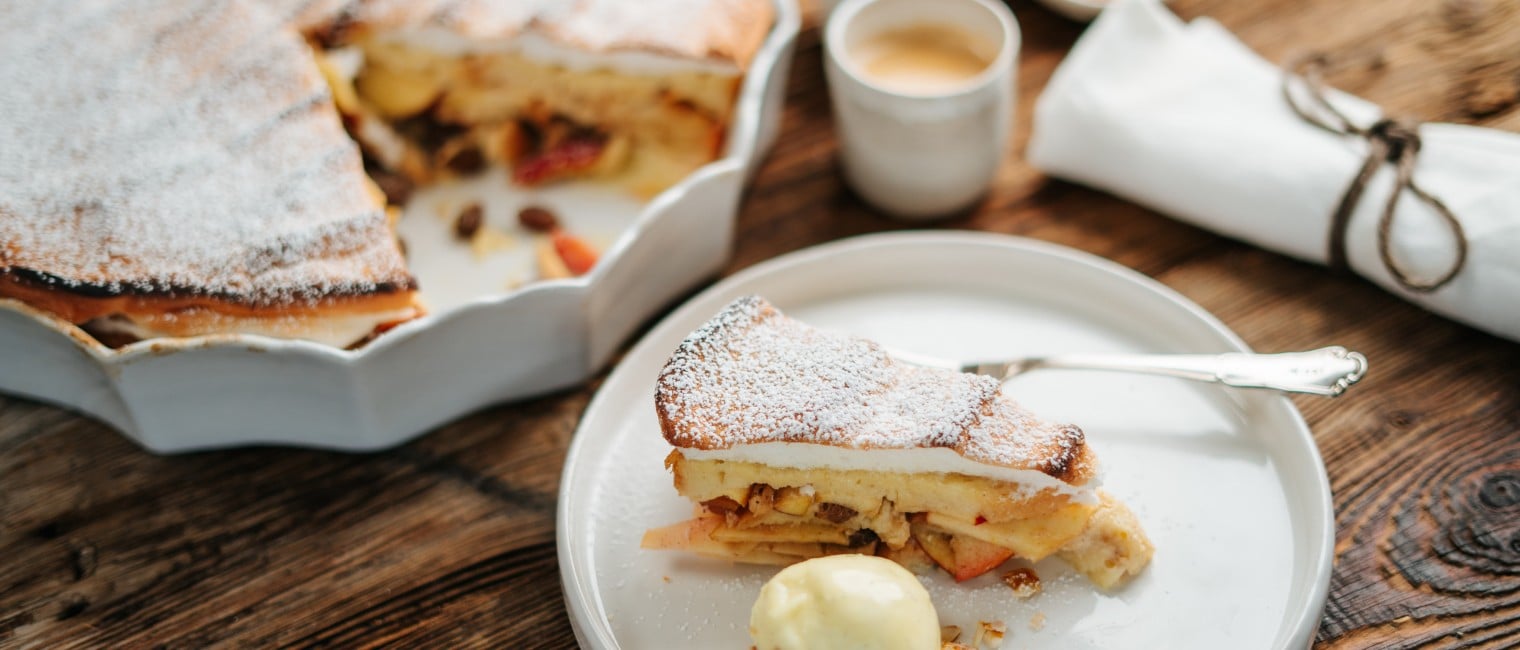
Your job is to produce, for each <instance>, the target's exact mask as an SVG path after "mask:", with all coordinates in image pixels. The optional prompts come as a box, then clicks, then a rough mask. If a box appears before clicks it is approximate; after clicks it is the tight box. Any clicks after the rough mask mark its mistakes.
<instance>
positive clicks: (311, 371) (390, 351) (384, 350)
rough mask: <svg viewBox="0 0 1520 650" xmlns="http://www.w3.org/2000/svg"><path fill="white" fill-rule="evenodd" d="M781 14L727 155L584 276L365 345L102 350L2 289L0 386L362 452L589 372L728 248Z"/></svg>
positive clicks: (256, 439)
mask: <svg viewBox="0 0 1520 650" xmlns="http://www.w3.org/2000/svg"><path fill="white" fill-rule="evenodd" d="M776 7H777V16H776V25H775V26H774V27H773V28H772V30H771V33H770V36H769V37H768V38H767V40H766V42H765V44H764V45H763V46H762V47H761V49H760V51H759V52H758V53H757V55H756V56H755V58H754V61H753V62H752V64H751V67H750V72H749V74H748V76H747V77H746V78H745V80H744V85H743V88H742V90H741V92H740V98H739V104H738V110H737V112H736V115H735V119H734V122H733V124H732V126H731V127H730V128H731V130H730V132H729V134H728V144H727V149H726V151H725V155H724V157H723V158H721V159H719V160H717V161H715V162H713V163H711V164H708V165H706V166H704V167H702V168H701V169H699V170H697V171H696V172H695V173H693V174H692V175H691V176H689V177H687V178H686V179H685V180H683V181H681V182H680V183H678V184H677V185H675V186H673V187H671V188H670V189H668V190H666V191H665V192H663V193H661V194H660V195H658V196H657V197H655V198H654V199H652V200H651V201H649V202H648V203H647V204H645V205H644V206H643V207H642V209H641V210H638V211H637V213H636V214H635V215H633V218H632V221H631V223H629V224H628V225H626V226H625V227H623V228H622V229H621V233H620V234H618V235H616V237H615V239H613V240H612V241H611V242H610V243H609V246H608V248H607V249H606V251H605V252H604V254H603V257H602V259H601V261H600V262H599V263H598V264H597V266H596V267H595V269H593V270H592V272H591V273H589V274H588V275H586V276H584V277H580V278H575V279H570V280H554V281H547V282H536V283H531V284H528V285H526V286H525V287H523V288H521V289H517V290H514V291H508V292H505V293H500V294H497V295H489V296H484V297H479V298H474V299H468V300H462V301H457V302H451V303H450V304H449V305H448V306H445V307H443V308H439V309H437V310H436V311H435V312H434V313H432V314H430V315H428V316H426V317H423V318H421V319H418V320H415V321H412V322H408V323H406V324H404V325H402V326H400V327H398V328H396V329H395V330H392V331H390V332H388V333H386V334H385V335H384V336H381V337H380V338H379V339H377V340H375V341H374V342H372V343H370V344H368V345H366V346H364V347H363V348H360V349H358V350H339V349H335V348H331V347H327V346H324V345H320V344H316V343H309V342H305V341H290V340H281V339H273V338H265V337H258V336H242V335H228V336H210V337H199V338H192V339H157V340H148V341H142V342H138V343H134V344H132V345H128V346H125V347H123V348H120V349H111V348H108V347H105V346H103V345H101V344H99V343H97V342H96V341H94V339H92V338H90V337H89V336H88V335H86V334H85V333H84V332H82V331H80V330H79V329H78V328H76V327H74V326H73V325H71V324H69V323H67V322H64V321H62V320H60V319H58V318H56V317H54V316H52V315H50V314H47V313H44V312H41V311H38V310H35V309H32V308H30V307H28V306H26V305H24V304H22V303H20V302H17V301H13V300H4V299H0V392H5V393H11V394H15V395H21V396H25V397H30V398H34V399H39V400H43V401H46V402H52V403H55V404H59V405H62V406H65V407H68V408H73V409H76V410H78V411H81V412H84V413H86V414H89V415H91V416H94V417H96V418H99V419H100V420H103V421H105V422H106V423H108V424H110V425H112V426H114V427H116V428H117V429H119V430H121V431H122V432H123V433H125V434H126V435H127V436H129V437H131V438H132V439H134V440H136V441H138V442H139V443H141V444H142V445H143V446H144V447H146V448H148V449H150V450H153V451H156V452H180V451H188V450H194V449H207V448H215V447H226V446H233V445H245V444H289V445H302V446H313V447H327V448H334V449H346V450H370V449H379V448H383V447H387V446H391V445H395V444H397V443H400V442H402V441H405V440H407V439H409V438H412V437H413V436H416V435H417V434H419V433H422V432H424V431H426V430H428V429H430V428H432V427H434V426H436V425H438V424H441V423H443V422H446V421H448V420H451V419H453V418H457V417H459V416H460V415H463V414H465V413H468V412H470V411H473V410H475V409H478V408H480V407H482V406H485V405H487V404H491V403H495V402H501V401H507V400H513V399H520V398H524V397H528V396H532V395H538V394H542V393H546V392H550V391H554V390H558V389H562V388H566V387H569V386H573V385H575V384H577V383H579V382H581V381H584V380H585V379H586V378H587V377H589V376H590V375H592V374H593V373H595V372H596V371H597V370H599V369H600V368H602V367H603V366H604V365H605V364H606V363H607V361H608V360H609V358H610V357H611V356H612V354H613V353H614V352H615V351H616V350H617V348H618V347H619V346H620V345H621V344H622V343H623V341H624V340H625V339H626V338H627V337H628V335H629V334H630V333H631V332H632V331H633V330H634V329H635V328H636V327H638V326H639V325H640V324H641V323H643V322H644V321H645V319H647V318H649V317H650V316H651V315H653V314H654V313H656V312H657V311H659V310H661V309H662V308H664V307H665V306H666V305H667V304H669V303H670V302H671V301H672V300H673V299H675V298H676V297H678V296H680V295H682V294H683V293H685V292H686V291H688V290H689V289H691V288H692V287H694V286H695V285H696V284H697V283H698V282H700V281H702V280H703V279H704V278H707V277H710V276H711V275H713V274H715V273H717V272H718V271H719V270H720V269H721V268H722V265H723V264H724V262H725V261H726V260H727V259H728V256H729V253H730V250H731V240H732V236H733V225H734V219H735V216H736V214H737V212H738V207H739V198H740V194H741V192H742V190H743V187H744V185H745V182H746V181H747V180H748V177H749V176H750V175H751V174H752V173H753V171H754V170H755V168H756V167H757V165H758V163H759V160H760V158H761V156H762V155H763V154H764V152H765V151H766V150H767V149H768V148H769V147H770V145H771V143H772V142H773V141H774V140H775V138H776V133H777V130H778V127H779V124H780V119H781V105H782V100H783V96H784V91H785V86H786V76H787V72H788V70H789V68H790V65H791V58H792V46H793V41H794V39H795V37H796V34H797V30H798V22H799V19H798V15H797V10H796V7H795V3H793V2H791V1H790V0H778V1H777V2H776ZM592 203H594V201H592ZM409 216H410V215H409ZM413 254H414V255H416V253H415V252H414V253H413ZM466 254H468V253H466ZM423 280H424V283H423V291H424V296H425V297H426V295H427V282H426V280H427V278H423ZM435 282H436V280H435Z"/></svg>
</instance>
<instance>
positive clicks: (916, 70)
mask: <svg viewBox="0 0 1520 650" xmlns="http://www.w3.org/2000/svg"><path fill="white" fill-rule="evenodd" d="M979 45H981V46H982V47H978V46H979ZM988 49H990V48H988V47H986V46H985V44H981V43H978V42H976V38H975V37H974V36H972V35H971V34H968V33H966V32H965V31H963V30H961V29H958V28H956V27H953V26H950V25H940V24H934V23H923V24H917V25H910V26H907V27H900V28H896V29H890V30H885V31H882V32H881V33H880V34H875V35H872V36H870V37H868V38H865V39H862V40H861V42H859V43H856V44H855V46H854V47H852V48H850V53H849V56H850V58H852V59H854V60H855V63H856V64H857V66H858V68H859V70H860V74H861V75H863V76H864V77H866V79H867V80H868V81H870V82H871V83H873V84H876V85H878V86H881V87H882V88H886V89H888V90H892V91H896V92H902V93H909V94H914V95H929V94H936V93H944V92H949V91H953V90H955V89H956V88H958V87H961V86H964V85H965V84H966V83H967V82H968V81H970V80H972V79H973V78H975V77H976V76H977V75H979V74H981V73H982V71H983V70H986V69H987V66H988V65H990V64H991V61H990V60H989V59H987V58H985V57H983V56H982V55H981V54H980V53H979V52H985V51H987V50H988Z"/></svg>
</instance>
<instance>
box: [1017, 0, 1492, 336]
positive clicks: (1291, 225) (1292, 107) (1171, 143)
mask: <svg viewBox="0 0 1520 650" xmlns="http://www.w3.org/2000/svg"><path fill="white" fill-rule="evenodd" d="M1310 63H1311V64H1312V61H1311V62H1310ZM1299 71H1300V72H1304V73H1307V74H1305V75H1304V76H1303V82H1302V83H1300V82H1299V81H1298V80H1296V79H1295V80H1291V82H1290V83H1287V87H1286V88H1285V80H1284V72H1283V70H1282V69H1280V68H1279V67H1277V66H1275V65H1273V64H1271V63H1268V62H1267V61H1265V60H1263V59H1262V58H1261V57H1259V56H1257V55H1256V54H1255V53H1254V52H1252V51H1251V50H1250V49H1249V48H1247V47H1245V45H1243V44H1242V43H1241V42H1240V41H1239V40H1237V39H1236V38H1235V37H1234V36H1233V35H1231V34H1230V33H1229V32H1228V31H1226V30H1225V29H1224V28H1223V27H1221V26H1220V25H1219V24H1218V23H1216V22H1214V21H1212V20H1209V19H1207V18H1200V19H1198V20H1195V21H1193V22H1192V23H1189V24H1184V23H1182V22H1181V21H1180V20H1178V19H1177V17H1176V16H1174V15H1172V14H1171V12H1169V11H1168V10H1167V9H1166V8H1165V7H1163V6H1162V5H1161V3H1160V2H1159V1H1158V0H1118V1H1117V2H1115V3H1114V4H1112V5H1110V6H1109V8H1108V9H1106V10H1104V12H1103V14H1102V15H1100V16H1099V18H1098V20H1097V21H1096V22H1094V23H1093V25H1092V26H1090V27H1089V28H1088V30H1087V32H1086V33H1085V34H1084V35H1083V36H1082V38H1081V39H1080V40H1078V41H1077V44H1076V46H1075V47H1073V49H1072V51H1071V53H1070V54H1069V55H1068V56H1067V58H1066V60H1065V61H1064V62H1062V64H1061V66H1060V67H1059V68H1057V70H1056V72H1055V75H1054V76H1053V77H1052V78H1051V81H1050V83H1049V84H1048V85H1047V86H1046V89H1045V91H1044V93H1043V94H1042V95H1041V97H1040V98H1039V100H1038V102H1037V103H1036V105H1035V115H1034V133H1033V136H1032V137H1031V140H1030V143H1029V149H1028V153H1027V156H1028V159H1029V161H1030V162H1031V163H1033V164H1034V165H1035V166H1036V167H1039V168H1040V169H1042V170H1044V171H1045V172H1047V173H1049V174H1051V175H1053V176H1057V177H1061V178H1065V179H1068V180H1072V181H1075V182H1079V183H1083V184H1086V185H1089V186H1092V187H1095V188H1098V189H1102V190H1105V191H1108V192H1111V193H1113V194H1116V195H1118V196H1121V197H1124V198H1126V199H1129V200H1132V201H1134V202H1136V203H1140V204H1142V205H1145V206H1147V207H1149V208H1152V209H1154V210H1156V211H1158V212H1161V213H1163V214H1168V215H1171V216H1173V217H1175V218H1178V219H1181V220H1183V221H1187V222H1189V223H1192V224H1194V225H1197V226H1200V227H1203V228H1207V229H1210V230H1213V231H1216V232H1219V233H1221V234H1224V235H1227V236H1231V237H1234V238H1237V239H1241V240H1244V241H1247V242H1250V243H1253V244H1256V245H1259V246H1262V247H1264V248H1267V249H1270V250H1274V251H1277V252H1280V253H1284V254H1287V255H1291V256H1293V257H1297V258H1299V259H1303V260H1308V261H1311V262H1316V263H1320V264H1332V265H1333V264H1337V263H1343V264H1344V265H1345V267H1346V268H1349V269H1351V270H1352V271H1354V272H1355V273H1357V274H1359V275H1361V276H1363V277H1365V278H1367V279H1369V280H1371V281H1373V282H1375V283H1377V284H1379V285H1381V286H1383V287H1384V288H1386V289H1388V290H1389V291H1391V292H1393V293H1395V294H1397V295H1399V296H1401V297H1403V298H1405V299H1406V300H1409V301H1411V302H1414V303H1416V304H1419V305H1421V306H1423V307H1425V308H1427V309H1430V310H1431V311H1434V312H1437V313H1440V314H1443V315H1446V316H1448V317H1450V318H1452V319H1455V320H1459V321H1462V322H1465V323H1468V324H1470V325H1473V326H1476V327H1478V328H1480V329H1483V330H1486V331H1489V332H1493V333H1495V334H1498V335H1501V336H1504V337H1507V338H1510V339H1514V340H1520V135H1517V134H1513V133H1506V132H1502V131H1497V130H1493V129H1482V128H1476V127H1470V126H1460V125H1455V124H1437V123H1425V124H1420V125H1418V126H1415V125H1412V124H1409V123H1407V122H1400V121H1396V120H1389V119H1385V118H1384V116H1383V115H1382V113H1381V111H1380V110H1379V109H1378V108H1377V107H1376V106H1374V105H1372V104H1370V103H1368V102H1365V101H1363V100H1361V99H1358V98H1356V97H1353V96H1351V95H1348V94H1346V93H1342V92H1339V91H1336V90H1334V89H1330V88H1325V87H1323V85H1322V84H1319V83H1317V74H1316V72H1315V70H1314V69H1313V68H1312V66H1311V67H1309V68H1301V69H1299ZM1289 97H1292V100H1291V101H1290V100H1289V99H1288V98H1289ZM1316 97H1317V98H1318V99H1316ZM1327 107H1328V110H1327ZM1300 111H1302V113H1303V114H1301V112H1300ZM1306 118H1308V119H1312V120H1314V122H1310V121H1308V119H1306ZM1416 154H1417V155H1416ZM1390 161H1392V162H1391V163H1390ZM1332 215H1336V217H1335V219H1332ZM1332 221H1334V222H1335V223H1333V224H1332Z"/></svg>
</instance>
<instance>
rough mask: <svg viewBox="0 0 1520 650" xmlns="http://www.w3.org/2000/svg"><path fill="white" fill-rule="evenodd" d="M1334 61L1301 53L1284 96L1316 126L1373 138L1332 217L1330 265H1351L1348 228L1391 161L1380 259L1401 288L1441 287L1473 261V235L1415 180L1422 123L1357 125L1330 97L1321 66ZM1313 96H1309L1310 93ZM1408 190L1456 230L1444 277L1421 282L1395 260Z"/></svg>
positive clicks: (1292, 66)
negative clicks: (1397, 221) (1396, 228)
mask: <svg viewBox="0 0 1520 650" xmlns="http://www.w3.org/2000/svg"><path fill="white" fill-rule="evenodd" d="M1327 64H1328V61H1327V60H1326V58H1325V55H1323V54H1315V55H1311V56H1305V57H1300V58H1299V59H1298V60H1297V61H1296V62H1294V63H1292V64H1290V65H1288V66H1287V74H1286V75H1285V76H1284V78H1283V99H1285V100H1287V102H1288V105H1289V106H1291V107H1292V108H1293V112H1295V113H1298V116H1299V117H1302V118H1304V120H1305V121H1307V122H1308V123H1310V124H1313V125H1314V126H1317V127H1319V128H1321V129H1324V130H1326V131H1329V132H1331V133H1335V134H1338V135H1349V136H1356V137H1361V138H1366V139H1367V159H1366V161H1365V162H1363V163H1362V168H1361V170H1359V171H1357V173H1356V178H1354V179H1352V181H1351V185H1349V186H1347V188H1346V193H1345V194H1342V195H1341V200H1340V202H1339V203H1337V204H1336V206H1335V212H1333V213H1331V215H1330V248H1329V250H1328V251H1326V256H1327V258H1328V259H1327V261H1326V263H1327V264H1329V265H1330V268H1333V269H1336V270H1339V271H1344V270H1348V269H1349V268H1350V265H1349V264H1347V262H1346V227H1347V226H1348V225H1349V224H1350V223H1351V214H1352V212H1354V211H1355V210H1356V205H1357V202H1358V201H1359V200H1360V199H1361V197H1362V193H1363V191H1364V190H1365V189H1366V188H1367V183H1368V181H1371V180H1372V176H1373V174H1376V173H1377V172H1378V168H1379V167H1381V166H1382V164H1383V163H1384V162H1385V161H1386V162H1389V163H1392V164H1393V165H1394V169H1395V174H1396V175H1395V176H1394V179H1393V192H1392V193H1391V194H1389V196H1388V201H1387V202H1386V203H1384V207H1383V213H1382V216H1380V217H1379V218H1378V228H1377V233H1378V257H1380V258H1382V260H1383V267H1384V268H1386V269H1388V272H1389V273H1390V274H1391V275H1393V279H1394V280H1396V281H1398V283H1399V286H1401V287H1403V288H1405V289H1407V290H1409V291H1414V292H1418V293H1426V292H1429V291H1435V290H1436V289H1440V288H1441V287H1443V286H1446V283H1448V282H1451V280H1452V278H1455V277H1457V274H1458V273H1461V272H1462V267H1463V265H1465V264H1466V263H1467V234H1466V233H1464V232H1463V231H1462V222H1461V221H1459V220H1457V217H1456V215H1454V214H1452V213H1451V209H1450V208H1448V207H1446V204H1445V203H1442V202H1441V200H1440V199H1438V198H1436V197H1434V196H1431V195H1430V194H1429V193H1427V192H1426V191H1425V190H1422V189H1420V187H1419V186H1418V185H1415V183H1414V167H1415V160H1416V157H1417V156H1419V154H1420V125H1419V124H1416V123H1413V122H1410V121H1407V120H1399V119H1394V118H1389V117H1384V118H1380V119H1379V120H1378V121H1376V122H1373V123H1372V126H1369V127H1366V128H1363V127H1360V126H1357V125H1356V123H1355V122H1352V121H1351V118H1349V117H1346V114H1345V113H1342V112H1340V111H1339V110H1337V109H1336V108H1335V104H1332V103H1330V100H1329V99H1327V98H1326V97H1325V82H1324V80H1323V78H1322V77H1321V70H1323V69H1324V68H1325V66H1326V65H1327ZM1294 82H1301V83H1302V85H1303V86H1304V88H1305V91H1306V92H1305V93H1300V92H1298V91H1296V90H1295V83H1294ZM1305 95H1307V98H1306V97H1305ZM1405 189H1408V190H1409V191H1410V192H1412V193H1414V195H1415V196H1417V197H1419V198H1420V200H1422V201H1424V202H1425V203H1426V204H1428V205H1429V206H1430V207H1431V209H1433V210H1435V213H1436V214H1437V215H1438V216H1440V218H1441V220H1442V221H1444V222H1445V223H1446V225H1447V227H1449V228H1451V232H1452V237H1453V240H1454V241H1455V242H1456V246H1457V256H1456V260H1455V261H1453V262H1452V265H1451V268H1450V269H1449V270H1447V271H1446V272H1445V273H1443V274H1442V275H1441V276H1440V277H1438V278H1436V279H1434V280H1431V281H1421V280H1416V279H1414V278H1413V277H1411V276H1410V274H1409V273H1407V272H1405V271H1404V269H1403V267H1401V266H1400V265H1399V263H1398V262H1397V261H1396V260H1395V259H1394V257H1393V252H1392V250H1391V247H1390V244H1389V238H1390V237H1392V232H1393V222H1394V218H1395V217H1396V216H1397V214H1398V210H1397V208H1398V205H1399V193H1400V192H1403V191H1404V190H1405Z"/></svg>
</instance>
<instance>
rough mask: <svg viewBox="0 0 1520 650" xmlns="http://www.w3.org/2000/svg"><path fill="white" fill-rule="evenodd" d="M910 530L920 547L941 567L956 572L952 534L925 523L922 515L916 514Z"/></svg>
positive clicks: (909, 524)
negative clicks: (951, 541) (951, 544)
mask: <svg viewBox="0 0 1520 650" xmlns="http://www.w3.org/2000/svg"><path fill="white" fill-rule="evenodd" d="M908 530H909V532H910V534H911V535H912V536H913V541H916V542H918V546H919V548H921V549H923V550H924V552H925V553H928V554H929V559H931V560H934V563H935V564H938V565H939V566H940V568H941V569H944V570H946V571H949V572H950V573H952V574H953V573H955V550H954V549H953V548H952V547H951V546H950V536H949V535H947V534H945V533H944V532H942V531H940V530H938V529H936V528H934V527H932V526H930V525H929V524H927V523H925V522H924V520H923V517H922V516H917V515H916V516H914V518H913V520H912V521H910V522H909V523H908Z"/></svg>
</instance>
